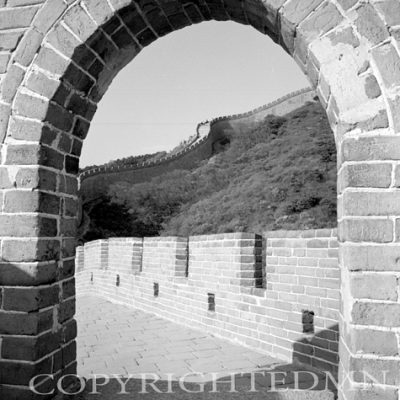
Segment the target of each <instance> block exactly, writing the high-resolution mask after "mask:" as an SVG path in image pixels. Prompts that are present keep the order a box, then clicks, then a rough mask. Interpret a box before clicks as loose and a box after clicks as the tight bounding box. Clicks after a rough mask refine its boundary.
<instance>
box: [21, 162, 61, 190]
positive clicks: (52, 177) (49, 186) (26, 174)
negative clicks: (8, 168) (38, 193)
mask: <svg viewBox="0 0 400 400" xmlns="http://www.w3.org/2000/svg"><path fill="white" fill-rule="evenodd" d="M15 184H16V187H17V188H22V189H38V188H40V189H42V190H47V191H52V192H55V191H56V190H57V174H56V173H54V172H53V171H49V170H46V169H43V168H19V169H18V172H17V174H16V176H15Z"/></svg>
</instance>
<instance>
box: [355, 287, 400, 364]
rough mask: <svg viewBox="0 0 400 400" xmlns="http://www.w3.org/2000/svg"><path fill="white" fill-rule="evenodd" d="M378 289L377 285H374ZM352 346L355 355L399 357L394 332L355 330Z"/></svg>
mask: <svg viewBox="0 0 400 400" xmlns="http://www.w3.org/2000/svg"><path fill="white" fill-rule="evenodd" d="M373 287H375V288H376V285H373ZM351 335H352V342H351V346H352V348H353V351H354V352H355V353H367V354H376V355H382V356H397V355H399V348H398V347H399V345H398V342H397V337H396V334H395V333H394V332H384V331H376V330H372V329H355V330H354V331H353V332H352V334H351Z"/></svg>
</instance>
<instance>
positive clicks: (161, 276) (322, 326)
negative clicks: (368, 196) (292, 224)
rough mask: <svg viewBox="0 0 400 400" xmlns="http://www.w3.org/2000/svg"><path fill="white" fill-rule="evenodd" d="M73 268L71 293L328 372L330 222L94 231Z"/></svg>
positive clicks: (333, 312)
mask: <svg viewBox="0 0 400 400" xmlns="http://www.w3.org/2000/svg"><path fill="white" fill-rule="evenodd" d="M76 269H77V275H76V280H77V293H78V295H81V294H85V293H95V294H96V295H99V296H102V297H105V298H107V299H109V300H111V301H114V302H117V303H122V304H126V305H129V306H134V307H137V308H140V309H141V310H144V311H147V312H152V313H154V314H157V315H160V316H162V317H164V318H168V319H170V320H172V321H175V322H178V323H181V324H184V325H188V326H191V327H197V328H198V329H201V330H205V331H207V332H210V333H212V334H215V335H218V336H220V337H224V338H227V339H230V340H234V341H236V342H238V343H241V344H243V345H246V346H249V347H252V348H257V349H258V350H262V351H264V352H266V353H269V354H271V355H274V356H276V357H278V358H281V359H284V360H288V361H289V360H290V361H291V360H292V359H296V360H297V361H300V362H302V363H306V364H308V365H311V366H313V367H316V368H319V369H325V370H328V371H331V372H334V373H336V372H337V364H338V328H337V324H338V313H339V291H340V280H339V266H338V243H337V238H336V230H331V229H321V230H309V231H278V232H266V233H265V234H264V235H255V234H251V233H229V234H218V235H202V236H191V237H189V238H186V237H155V238H114V239H108V240H97V241H93V242H89V243H86V244H85V246H81V247H78V249H77V261H76Z"/></svg>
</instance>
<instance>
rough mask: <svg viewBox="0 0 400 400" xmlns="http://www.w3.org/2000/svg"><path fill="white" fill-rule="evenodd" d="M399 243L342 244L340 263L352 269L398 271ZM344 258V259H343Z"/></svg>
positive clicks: (399, 261) (399, 266)
mask: <svg viewBox="0 0 400 400" xmlns="http://www.w3.org/2000/svg"><path fill="white" fill-rule="evenodd" d="M399 252H400V245H398V244H395V245H391V246H373V245H369V246H365V245H345V246H342V257H343V260H342V263H344V262H345V263H346V264H345V265H346V267H347V268H349V269H350V270H352V271H400V257H399ZM344 260H345V261H344Z"/></svg>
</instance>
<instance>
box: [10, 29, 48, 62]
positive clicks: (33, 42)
mask: <svg viewBox="0 0 400 400" xmlns="http://www.w3.org/2000/svg"><path fill="white" fill-rule="evenodd" d="M42 41H43V34H42V33H40V32H38V31H37V30H36V29H35V28H31V29H29V30H28V31H27V32H26V34H25V35H24V36H23V38H22V40H21V43H20V44H19V46H18V48H17V51H16V52H15V56H14V60H15V61H16V62H18V63H19V64H21V65H24V66H28V65H29V64H30V63H31V62H32V60H33V57H34V56H35V54H36V53H37V52H38V50H39V48H40V44H41V43H42Z"/></svg>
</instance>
